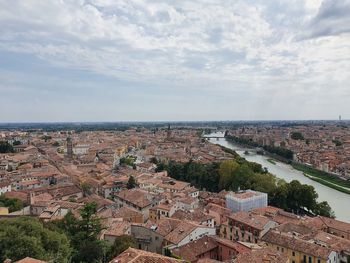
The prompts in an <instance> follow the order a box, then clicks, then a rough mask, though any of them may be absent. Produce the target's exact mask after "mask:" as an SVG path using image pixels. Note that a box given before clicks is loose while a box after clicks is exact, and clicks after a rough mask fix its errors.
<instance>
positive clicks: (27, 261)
mask: <svg viewBox="0 0 350 263" xmlns="http://www.w3.org/2000/svg"><path fill="white" fill-rule="evenodd" d="M16 263H47V262H46V261H42V260H38V259H35V258H30V257H26V258H24V259H21V260H18V261H16Z"/></svg>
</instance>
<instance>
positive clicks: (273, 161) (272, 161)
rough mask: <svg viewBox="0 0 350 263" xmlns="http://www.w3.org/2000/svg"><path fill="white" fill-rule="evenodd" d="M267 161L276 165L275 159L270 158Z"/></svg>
mask: <svg viewBox="0 0 350 263" xmlns="http://www.w3.org/2000/svg"><path fill="white" fill-rule="evenodd" d="M267 161H268V162H269V163H272V164H274V165H276V162H275V160H274V159H271V158H269V159H267Z"/></svg>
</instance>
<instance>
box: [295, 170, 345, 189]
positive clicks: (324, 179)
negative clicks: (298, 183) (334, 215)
mask: <svg viewBox="0 0 350 263" xmlns="http://www.w3.org/2000/svg"><path fill="white" fill-rule="evenodd" d="M292 167H293V168H294V169H296V170H298V171H301V172H303V174H304V176H306V177H308V178H310V179H311V180H314V181H316V182H318V183H320V184H323V185H325V186H328V187H331V188H333V189H335V190H337V191H340V192H343V193H346V194H350V181H345V180H342V179H340V178H338V177H336V176H335V175H331V174H329V173H326V172H323V171H320V170H317V169H315V168H313V167H309V166H306V165H303V164H298V163H292Z"/></svg>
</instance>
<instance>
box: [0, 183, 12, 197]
mask: <svg viewBox="0 0 350 263" xmlns="http://www.w3.org/2000/svg"><path fill="white" fill-rule="evenodd" d="M7 192H11V182H9V181H0V195H2V194H4V193H7Z"/></svg>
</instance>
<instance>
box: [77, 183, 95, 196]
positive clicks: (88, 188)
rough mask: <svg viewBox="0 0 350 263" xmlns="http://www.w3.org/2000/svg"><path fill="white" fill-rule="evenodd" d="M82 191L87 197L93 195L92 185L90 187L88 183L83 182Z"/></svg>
mask: <svg viewBox="0 0 350 263" xmlns="http://www.w3.org/2000/svg"><path fill="white" fill-rule="evenodd" d="M80 187H81V189H82V190H83V195H84V196H87V195H91V188H92V187H91V185H89V184H88V183H87V182H83V183H82V184H81V185H80Z"/></svg>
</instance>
